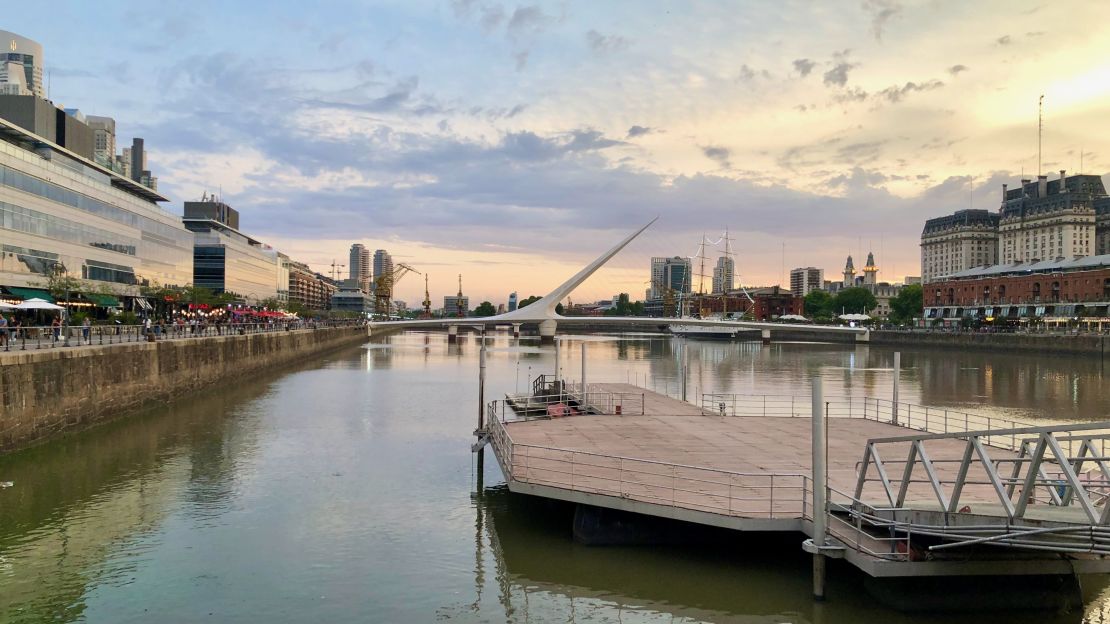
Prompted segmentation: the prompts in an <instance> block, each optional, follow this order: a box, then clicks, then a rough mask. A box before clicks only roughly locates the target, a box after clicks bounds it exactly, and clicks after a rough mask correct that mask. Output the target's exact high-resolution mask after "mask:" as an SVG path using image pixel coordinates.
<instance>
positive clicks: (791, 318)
mask: <svg viewBox="0 0 1110 624" xmlns="http://www.w3.org/2000/svg"><path fill="white" fill-rule="evenodd" d="M779 320H780V321H808V320H809V319H807V318H806V317H804V316H802V315H801V314H783V315H782V316H780V317H779Z"/></svg>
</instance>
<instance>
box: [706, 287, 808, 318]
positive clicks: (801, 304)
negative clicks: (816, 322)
mask: <svg viewBox="0 0 1110 624" xmlns="http://www.w3.org/2000/svg"><path fill="white" fill-rule="evenodd" d="M748 294H749V295H751V300H749V299H748V297H747V296H745V295H744V294H743V293H737V292H731V293H729V294H727V295H705V296H704V297H698V296H696V295H695V296H694V297H692V298H691V301H690V311H691V312H698V311H700V312H701V313H702V314H703V315H709V314H721V313H723V312H725V311H726V304H727V312H728V313H729V314H736V315H739V314H743V313H744V312H748V311H749V309H750V311H751V314H752V318H753V320H756V321H771V320H774V319H776V318H778V317H780V316H785V315H787V314H799V315H800V314H802V312H803V311H804V310H805V298H803V297H799V296H797V295H795V294H794V293H792V292H790V291H789V290H783V289H781V288H779V287H778V286H771V287H768V288H752V289H749V290H748Z"/></svg>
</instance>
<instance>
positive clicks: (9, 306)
mask: <svg viewBox="0 0 1110 624" xmlns="http://www.w3.org/2000/svg"><path fill="white" fill-rule="evenodd" d="M14 309H15V306H14V305H12V304H10V303H4V302H3V301H0V310H14Z"/></svg>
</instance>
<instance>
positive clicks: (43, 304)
mask: <svg viewBox="0 0 1110 624" xmlns="http://www.w3.org/2000/svg"><path fill="white" fill-rule="evenodd" d="M15 309H16V310H64V309H65V308H63V307H62V306H60V305H54V304H53V303H50V302H49V301H46V300H44V299H28V300H27V301H24V302H23V303H21V304H19V305H17V306H15Z"/></svg>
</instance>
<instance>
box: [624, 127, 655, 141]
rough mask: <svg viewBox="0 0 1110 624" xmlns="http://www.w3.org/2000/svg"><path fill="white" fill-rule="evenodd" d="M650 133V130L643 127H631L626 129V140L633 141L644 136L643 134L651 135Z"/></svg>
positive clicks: (651, 130)
mask: <svg viewBox="0 0 1110 624" xmlns="http://www.w3.org/2000/svg"><path fill="white" fill-rule="evenodd" d="M652 132H654V130H653V129H652V128H648V127H645V126H632V127H631V128H629V129H628V135H627V138H629V139H634V138H636V137H639V136H644V135H645V134H651V133H652Z"/></svg>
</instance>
